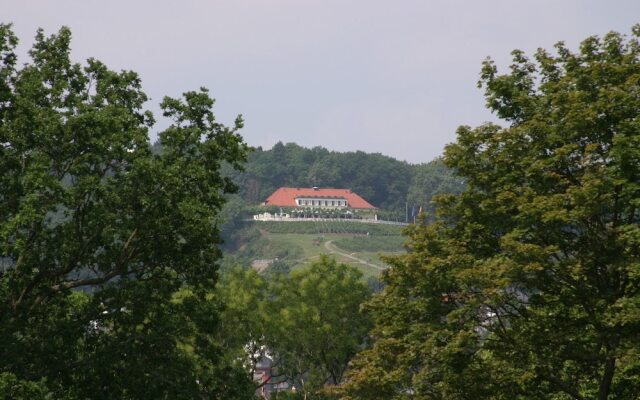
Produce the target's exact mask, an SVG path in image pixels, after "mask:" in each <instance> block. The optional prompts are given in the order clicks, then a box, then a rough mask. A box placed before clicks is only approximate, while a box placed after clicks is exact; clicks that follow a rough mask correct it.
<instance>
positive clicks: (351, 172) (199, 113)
mask: <svg viewBox="0 0 640 400" xmlns="http://www.w3.org/2000/svg"><path fill="white" fill-rule="evenodd" d="M71 38H72V35H71V31H70V30H69V29H68V28H65V27H63V28H61V29H60V30H59V31H58V32H57V33H54V34H52V35H48V36H47V35H46V34H45V33H44V31H43V30H39V31H38V32H37V35H36V38H35V43H34V44H33V47H32V49H31V51H30V52H29V60H28V61H27V62H25V60H21V61H20V62H19V61H18V58H17V55H16V46H17V43H18V38H17V37H16V35H15V34H14V32H13V30H12V27H11V25H10V24H0V344H1V345H0V399H43V400H44V399H66V400H76V399H255V398H257V397H269V398H272V399H318V400H320V399H322V400H333V399H343V400H355V399H363V400H367V399H372V400H373V399H376V400H377V399H390V400H409V399H415V400H444V399H456V400H458V399H459V400H466V399H469V400H472V399H473V400H476V399H495V400H506V399H521V400H524V399H527V400H528V399H534V400H537V399H539V400H543V399H544V400H547V399H549V400H565V399H573V400H587V399H590V400H591V399H593V400H595V399H597V400H607V399H623V400H626V399H629V400H632V399H636V398H637V396H638V393H640V357H639V355H640V335H639V334H638V332H640V90H639V87H640V25H637V26H634V27H633V28H632V29H631V32H630V33H629V34H628V35H624V34H620V33H616V32H611V33H608V34H606V35H605V36H603V37H597V36H593V37H588V38H586V39H585V40H584V41H583V42H582V43H581V44H580V46H579V48H578V49H577V50H572V49H570V48H568V47H567V46H565V45H564V44H563V43H561V42H560V43H558V44H557V45H556V47H555V48H554V50H553V51H552V52H550V51H547V50H544V49H538V50H537V51H536V52H535V53H534V54H533V55H531V56H528V55H527V54H525V53H524V52H523V51H520V50H514V51H513V52H512V64H511V65H510V66H509V68H508V70H507V71H506V72H501V71H499V70H498V67H497V66H496V64H495V63H494V62H493V61H492V60H491V59H487V60H485V62H484V63H483V64H482V66H481V72H480V81H479V87H480V88H481V89H482V90H483V91H484V97H485V100H486V105H487V107H488V108H489V109H490V110H491V111H492V112H493V113H494V114H495V115H496V116H497V117H499V118H500V120H501V121H502V122H501V123H502V125H499V124H495V123H486V124H482V125H480V126H477V127H470V126H461V127H459V128H458V130H457V140H456V141H455V142H454V143H451V144H449V145H448V146H447V147H446V148H445V151H444V154H443V155H442V157H441V158H438V159H436V160H432V161H430V162H426V163H424V164H419V165H411V164H408V163H406V162H402V161H398V160H395V159H393V158H391V157H387V156H384V155H381V154H366V153H364V152H348V153H339V152H334V151H330V150H328V149H324V148H322V147H316V148H313V149H306V148H303V147H301V146H298V145H296V144H293V143H288V144H283V143H277V144H276V145H275V146H274V147H273V148H272V149H270V150H264V149H261V148H257V149H253V148H251V146H250V145H249V144H247V143H246V142H245V141H244V139H243V137H242V135H241V132H242V129H243V126H244V119H243V117H242V116H238V117H237V118H236V119H235V120H234V121H233V123H232V124H231V125H230V126H226V125H224V124H221V123H219V122H218V121H217V120H216V117H215V114H214V111H213V109H214V103H215V102H214V99H213V98H212V97H211V96H210V94H209V91H208V90H207V89H206V88H200V89H198V90H194V91H186V92H184V93H183V94H182V95H181V96H178V97H168V96H167V97H164V98H163V99H162V100H161V101H160V104H159V107H160V109H161V116H154V115H153V114H152V113H151V112H150V111H148V110H147V109H146V107H147V106H146V104H147V102H148V101H149V98H148V96H147V94H146V93H145V92H144V91H143V89H142V82H141V79H140V77H139V76H138V74H136V73H135V72H133V71H128V70H122V71H114V70H112V69H110V68H109V67H108V66H106V65H105V64H104V63H102V62H100V61H99V60H96V59H88V60H86V62H83V63H76V62H74V61H72V60H71V56H70V54H71V50H70V49H71V42H72V40H71ZM157 117H162V118H166V119H167V120H168V121H169V124H168V126H167V127H166V128H165V129H163V130H162V131H161V132H159V133H158V135H157V136H158V140H157V142H156V143H155V144H153V145H152V143H151V140H150V136H151V135H150V132H151V131H152V130H153V129H154V128H155V126H156V118H157ZM284 185H287V186H294V187H295V186H307V187H308V186H312V185H315V186H322V187H346V188H350V189H352V190H354V191H356V192H358V193H359V194H361V195H362V196H363V197H364V198H366V199H367V200H369V201H370V202H372V203H373V204H374V205H376V206H377V207H380V208H381V209H382V210H386V212H388V213H389V215H399V216H400V218H401V217H402V216H404V217H406V211H407V209H408V207H409V206H411V208H414V207H416V206H417V207H422V208H423V211H426V212H425V213H421V214H420V215H418V216H417V217H416V221H415V223H411V224H409V225H408V226H407V227H406V228H404V229H403V230H402V231H401V234H402V235H404V236H403V238H402V239H400V238H399V237H400V235H399V233H400V232H398V229H397V228H396V227H393V226H392V227H382V226H380V227H378V228H375V229H373V228H368V227H367V228H366V229H367V230H366V231H365V230H364V229H365V228H358V229H363V230H362V231H361V232H349V235H342V236H339V237H335V238H333V239H332V240H330V241H327V242H324V243H322V242H321V240H324V237H321V238H318V239H316V238H314V239H313V240H314V243H313V244H310V243H306V245H309V246H316V247H319V245H320V244H321V243H322V245H323V246H325V248H326V249H332V248H335V247H331V246H336V244H335V243H333V242H334V241H335V242H336V243H337V244H338V245H340V246H342V249H343V250H344V251H345V252H350V251H352V250H354V249H356V248H359V247H361V246H362V241H361V240H360V239H361V238H362V237H366V238H369V237H370V238H371V241H370V242H367V246H369V250H372V249H378V248H379V249H380V250H388V249H393V248H395V246H397V245H398V244H399V243H400V241H402V242H404V247H405V251H404V252H402V253H398V254H393V255H387V256H382V257H381V258H382V259H383V260H384V262H385V263H386V266H385V267H380V271H379V274H378V275H376V276H375V277H372V276H368V277H367V276H365V275H364V274H363V272H362V270H361V269H358V268H357V267H356V266H354V265H349V263H347V262H343V261H341V260H339V259H338V258H337V254H339V253H338V252H337V251H334V253H333V254H334V255H333V256H326V255H324V254H319V255H317V256H314V257H313V259H309V260H308V262H307V263H306V264H305V265H304V266H301V267H298V268H290V267H291V266H292V265H293V264H292V265H282V263H281V264H280V265H278V262H279V261H280V262H281V261H282V260H280V259H279V257H277V256H280V253H277V252H276V253H274V259H273V260H272V261H274V262H275V264H274V265H272V266H271V267H269V268H267V269H266V270H261V269H260V268H255V267H252V265H248V259H243V258H242V257H237V258H235V259H234V258H232V257H233V254H232V253H231V254H230V248H233V246H235V247H236V248H235V249H233V250H234V251H241V250H242V248H243V247H247V246H249V244H248V243H250V242H248V241H247V242H243V241H241V240H238V238H239V237H242V235H256V234H261V233H262V232H261V231H264V232H267V233H270V234H272V235H276V234H279V235H286V234H289V233H291V232H290V231H289V229H290V228H283V226H282V225H277V224H270V225H264V226H263V227H262V229H259V228H258V229H254V230H246V227H245V226H244V225H243V222H242V218H238V216H242V215H244V214H245V213H246V211H247V210H249V209H251V207H256V206H257V205H258V203H259V202H261V201H262V200H263V199H264V198H265V197H266V196H268V194H270V193H271V192H272V191H273V190H274V189H275V188H277V187H279V186H284ZM411 222H413V221H411ZM296 223H297V222H296ZM304 223H306V222H304ZM301 224H303V223H301ZM316 228H317V227H316V226H311V225H300V228H299V229H301V230H308V232H307V234H316V231H315V229H316ZM325 228H326V230H327V232H329V231H331V232H333V231H337V233H344V232H340V229H342V228H341V227H340V226H338V225H332V226H329V225H327V226H326V227H325ZM394 229H395V230H394ZM297 233H299V232H297ZM323 233H324V232H323ZM333 233H336V232H333ZM225 240H226V241H227V242H226V243H224V241H225ZM284 247H286V246H284ZM280 250H284V251H288V250H290V249H288V248H283V249H280ZM344 254H346V256H347V257H354V256H353V255H352V254H348V253H344ZM225 260H230V261H225ZM374 266H375V265H374ZM265 271H266V272H265ZM370 278H374V279H370ZM378 279H379V280H378Z"/></svg>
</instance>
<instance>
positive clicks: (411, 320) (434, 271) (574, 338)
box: [345, 26, 640, 400]
mask: <svg viewBox="0 0 640 400" xmlns="http://www.w3.org/2000/svg"><path fill="white" fill-rule="evenodd" d="M639 37H640V26H636V27H634V28H633V34H632V35H631V36H630V37H629V38H625V37H624V36H622V35H620V34H617V33H609V34H607V35H606V36H604V37H603V38H598V37H590V38H588V39H586V40H585V41H584V42H582V44H581V46H580V50H579V52H572V51H570V50H569V49H567V48H566V47H565V46H564V45H563V44H562V43H559V44H558V45H556V54H550V53H549V52H547V51H545V50H538V51H537V52H536V53H535V55H534V59H533V60H530V59H529V58H527V57H526V56H525V55H524V53H523V52H521V51H514V52H513V53H512V54H513V64H512V65H511V67H510V71H509V73H507V74H498V71H497V68H496V66H495V65H494V63H493V62H492V61H491V60H488V61H486V62H485V63H484V66H483V69H482V75H481V80H480V85H481V87H483V88H484V89H485V94H486V99H487V104H488V106H489V108H490V109H491V110H492V111H494V112H495V113H496V114H497V115H498V116H500V117H501V118H503V119H504V120H506V121H507V122H508V123H509V126H508V127H506V128H502V127H499V126H496V125H493V124H486V125H483V126H480V127H478V128H475V129H471V128H469V127H461V128H460V129H459V130H458V140H457V143H455V144H452V145H450V146H448V147H447V149H446V154H445V157H444V161H445V163H446V164H447V165H448V166H449V167H451V168H454V169H455V170H456V171H457V172H458V174H459V175H460V176H462V177H463V178H464V179H465V181H466V183H467V188H466V190H465V191H464V192H463V193H462V194H461V195H460V196H444V197H441V198H440V199H439V200H438V206H439V216H438V219H437V221H436V222H435V223H434V224H432V225H430V226H415V227H413V228H412V229H411V231H410V232H409V245H410V249H411V251H410V253H409V254H407V255H406V256H401V257H398V258H396V259H394V260H392V261H391V262H392V263H393V268H392V269H391V270H390V271H389V272H388V273H387V274H386V276H385V282H386V283H387V286H386V288H385V290H384V292H383V294H382V295H381V296H379V297H377V298H375V300H374V301H372V302H371V304H370V306H371V308H372V309H373V310H374V312H375V315H376V327H375V329H374V331H373V333H374V335H375V338H376V342H375V345H374V346H373V347H372V348H371V349H368V350H366V351H364V352H362V353H361V354H360V355H359V356H358V358H357V360H356V361H355V362H354V363H353V367H354V368H353V370H352V372H351V374H350V382H349V384H348V385H347V386H346V388H345V396H346V397H347V398H360V399H478V398H485V399H576V400H582V399H601V400H604V399H612V398H615V399H633V398H636V397H637V394H638V393H639V392H640V363H639V361H638V360H640V358H639V357H638V356H639V349H640V335H639V334H638V332H640V312H639V310H640V308H639V305H640V293H639V290H640V227H639V223H640V207H639V206H640V200H639V199H640V122H639V121H640V112H639V110H640V91H639V88H640V44H639V42H638V39H639Z"/></svg>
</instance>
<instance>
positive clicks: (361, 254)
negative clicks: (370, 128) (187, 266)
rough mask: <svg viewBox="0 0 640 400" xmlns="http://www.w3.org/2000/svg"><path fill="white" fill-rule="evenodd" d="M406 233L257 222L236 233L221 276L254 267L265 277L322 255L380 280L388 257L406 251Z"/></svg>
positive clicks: (395, 228) (322, 224)
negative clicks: (235, 267)
mask: <svg viewBox="0 0 640 400" xmlns="http://www.w3.org/2000/svg"><path fill="white" fill-rule="evenodd" d="M401 230H402V227H401V226H397V225H380V224H365V223H349V222H332V223H327V222H295V223H287V222H257V223H248V224H247V225H245V226H244V227H243V228H242V229H239V230H237V231H235V232H234V234H233V236H232V237H230V238H229V240H228V241H227V242H226V243H225V246H224V249H225V258H224V262H223V266H222V267H223V270H224V269H227V268H230V267H233V266H235V265H241V266H245V267H248V266H249V265H252V266H253V267H254V268H256V269H258V270H260V271H261V272H267V273H273V272H288V271H290V270H292V269H294V268H303V267H304V266H305V265H308V264H309V263H310V262H312V261H313V260H315V259H317V258H318V257H319V256H320V255H321V254H330V255H333V256H334V257H336V258H337V259H338V260H339V261H340V262H344V263H347V264H351V265H353V266H355V267H357V268H358V269H360V270H361V271H362V273H363V275H364V276H365V278H368V277H377V276H378V274H379V273H380V272H381V271H383V270H384V269H386V264H385V262H384V261H383V260H382V259H381V256H382V255H384V254H397V253H400V252H403V251H404V248H403V243H404V237H403V236H402V234H401Z"/></svg>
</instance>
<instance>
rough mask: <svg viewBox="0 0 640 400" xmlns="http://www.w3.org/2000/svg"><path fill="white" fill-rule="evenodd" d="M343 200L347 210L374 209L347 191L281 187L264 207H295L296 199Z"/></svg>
mask: <svg viewBox="0 0 640 400" xmlns="http://www.w3.org/2000/svg"><path fill="white" fill-rule="evenodd" d="M298 197H307V198H320V199H321V198H327V199H345V200H347V204H348V205H349V208H366V209H374V208H375V207H374V206H372V205H371V204H370V203H369V202H368V201H366V200H365V199H363V198H362V197H360V196H358V195H357V194H356V193H354V192H352V191H351V190H349V189H314V188H289V187H281V188H280V189H278V190H276V191H275V192H273V194H272V195H271V196H269V197H268V198H267V200H265V202H264V205H267V206H271V205H273V206H280V207H296V198H298Z"/></svg>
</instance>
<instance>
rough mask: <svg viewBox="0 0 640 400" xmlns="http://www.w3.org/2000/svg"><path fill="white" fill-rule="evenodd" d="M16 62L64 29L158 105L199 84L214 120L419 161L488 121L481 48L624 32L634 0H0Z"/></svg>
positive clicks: (497, 53)
mask: <svg viewBox="0 0 640 400" xmlns="http://www.w3.org/2000/svg"><path fill="white" fill-rule="evenodd" d="M0 22H4V23H7V22H11V23H13V29H14V31H15V33H16V34H17V35H18V37H19V38H20V40H21V44H20V48H19V54H20V57H21V58H20V61H21V62H27V61H28V58H27V56H26V52H27V50H28V49H29V48H30V46H31V44H32V43H33V37H34V35H35V33H36V30H37V29H38V28H39V27H41V28H43V29H44V30H45V32H46V33H47V34H51V33H55V32H56V31H57V30H58V29H59V28H60V27H61V26H63V25H66V26H68V27H70V28H71V31H72V34H73V41H72V58H73V59H74V61H77V62H84V61H85V60H86V59H87V58H89V57H95V58H97V59H99V60H101V61H103V62H104V63H105V64H107V66H108V67H109V68H111V69H114V70H121V69H126V70H133V71H136V72H138V73H139V74H140V76H141V78H142V81H143V87H144V89H145V92H146V93H147V94H148V95H149V96H150V98H151V100H150V102H149V103H148V105H147V107H148V108H149V109H150V110H151V111H153V112H154V114H155V115H156V117H157V118H158V119H159V122H158V124H157V126H156V127H155V128H154V130H153V132H152V140H153V137H154V136H153V135H155V134H156V133H157V131H159V130H161V129H164V128H165V127H166V126H167V125H168V122H167V121H163V120H162V119H161V118H160V115H159V114H160V111H159V108H158V106H157V104H158V103H159V102H160V101H161V100H162V98H163V97H164V96H171V97H177V96H180V95H181V93H183V92H186V91H190V90H195V89H198V88H199V87H207V88H208V89H209V90H210V92H211V94H212V96H213V97H214V98H215V99H216V104H215V106H214V112H215V114H216V118H217V119H218V121H220V122H223V123H225V124H232V122H233V120H234V119H235V117H236V115H238V114H242V115H243V116H244V119H245V121H246V124H245V128H243V130H242V131H241V134H242V135H243V137H244V138H245V140H246V141H247V143H249V144H250V145H252V146H256V147H257V146H262V147H263V148H264V149H268V148H271V147H272V146H273V145H274V144H275V143H277V142H278V141H282V142H284V143H288V142H295V143H297V144H299V145H302V146H305V147H314V146H323V147H326V148H328V149H330V150H336V151H355V150H362V151H366V152H370V153H382V154H385V155H389V156H392V157H395V158H397V159H400V160H405V161H408V162H411V163H422V162H428V161H430V160H432V159H433V158H435V157H437V156H439V155H441V154H442V151H443V148H444V146H445V145H446V144H447V143H450V142H453V141H455V139H456V136H455V132H456V129H457V127H458V126H460V125H470V126H477V125H480V124H482V123H484V122H488V121H490V122H499V121H498V120H497V119H496V118H495V117H494V116H493V115H492V114H491V113H490V112H489V111H488V110H486V108H485V101H484V98H483V93H482V90H481V89H478V88H477V81H478V78H479V73H480V68H481V64H482V61H483V60H484V59H485V58H486V57H488V56H490V57H491V58H492V59H494V60H495V61H496V63H497V65H498V68H499V71H505V69H506V68H508V65H509V61H510V52H511V51H512V50H513V49H521V50H524V51H525V52H526V53H528V54H532V53H533V52H534V51H535V50H536V49H537V48H539V47H542V48H546V49H550V50H551V49H552V47H553V45H554V44H555V43H556V42H558V41H560V40H562V41H564V42H565V43H566V44H567V45H568V46H569V47H570V48H572V49H576V48H577V46H578V45H579V43H580V42H581V41H582V40H583V39H584V38H586V37H588V36H591V35H598V36H602V35H604V34H605V33H607V32H608V31H611V30H614V31H618V32H622V33H629V32H630V30H631V27H632V26H633V25H634V24H636V23H640V1H638V0H608V1H603V0H600V1H595V0H593V1H592V0H582V1H579V0H573V1H571V0H537V1H524V0H484V1H474V0H467V1H462V0H449V1H430V0H395V1H391V0H388V1H381V0H226V1H219V0H181V1H175V0H173V1H165V0H127V1H124V0H109V1H105V0H101V1H95V0H76V1H72V0H0Z"/></svg>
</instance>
